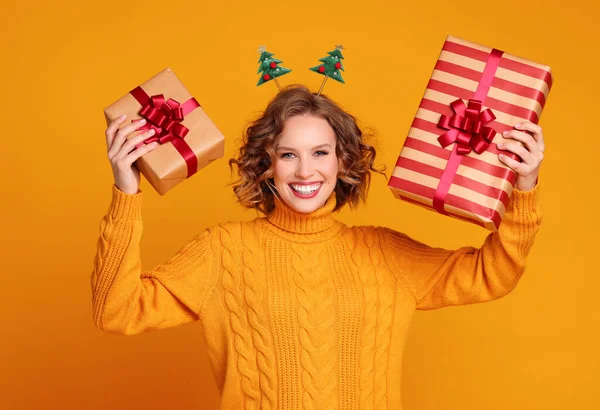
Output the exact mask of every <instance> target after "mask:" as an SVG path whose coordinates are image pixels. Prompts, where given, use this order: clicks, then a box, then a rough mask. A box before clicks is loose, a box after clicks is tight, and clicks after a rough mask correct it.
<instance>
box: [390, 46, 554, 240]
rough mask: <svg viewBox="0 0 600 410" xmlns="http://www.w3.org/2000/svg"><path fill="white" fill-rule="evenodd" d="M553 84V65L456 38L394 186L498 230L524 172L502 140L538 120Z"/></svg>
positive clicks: (402, 194) (400, 194) (405, 195)
mask: <svg viewBox="0 0 600 410" xmlns="http://www.w3.org/2000/svg"><path fill="white" fill-rule="evenodd" d="M551 86H552V74H551V71H550V67H548V66H545V65H542V64H538V63H535V62H533V61H529V60H526V59H523V58H519V57H517V56H514V55H511V54H508V53H505V52H503V51H500V50H497V49H491V48H488V47H485V46H481V45H479V44H475V43H471V42H469V41H465V40H461V39H459V38H456V37H452V36H448V37H447V38H446V41H445V42H444V46H443V48H442V51H441V53H440V55H439V58H438V60H437V63H436V65H435V68H434V70H433V74H432V75H431V78H430V80H429V83H428V84H427V89H426V90H425V93H424V95H423V98H422V99H421V103H420V105H419V108H418V110H417V113H416V115H415V118H414V120H413V122H412V125H411V128H410V130H409V132H408V137H407V138H406V140H405V142H404V145H403V147H402V150H401V152H400V155H399V157H398V160H397V162H396V166H395V167H394V171H393V173H392V176H391V177H390V180H389V182H388V187H389V188H390V189H391V191H392V193H393V194H394V196H395V197H396V198H399V199H401V200H404V201H407V202H411V203H414V204H416V205H419V206H422V207H425V208H426V209H429V210H432V211H435V212H438V213H441V214H444V215H448V216H450V217H454V218H458V219H462V220H466V221H469V222H472V223H475V224H478V225H480V226H483V227H485V228H487V229H488V230H490V231H497V230H498V228H499V226H500V224H501V221H502V217H503V215H504V210H505V207H506V205H507V204H508V201H509V199H510V196H511V194H512V191H513V188H514V185H515V183H516V173H515V172H514V171H513V170H512V169H511V168H509V167H508V166H507V165H505V164H504V163H502V162H500V160H499V159H498V154H499V153H500V150H499V149H498V148H497V146H496V145H497V144H500V143H501V142H503V141H505V139H504V138H503V137H502V132H503V131H506V130H511V129H514V125H515V124H518V123H519V122H522V121H524V120H527V121H530V122H532V123H536V124H537V123H538V121H539V119H540V115H541V113H542V110H543V108H544V105H545V103H546V100H547V98H548V94H549V92H550V88H551ZM506 140H508V139H506ZM510 141H511V142H513V143H515V142H516V140H513V139H510ZM503 153H504V154H505V155H507V156H509V157H512V158H514V159H516V160H517V161H519V160H520V159H519V157H518V156H516V155H515V154H513V153H511V152H509V151H503Z"/></svg>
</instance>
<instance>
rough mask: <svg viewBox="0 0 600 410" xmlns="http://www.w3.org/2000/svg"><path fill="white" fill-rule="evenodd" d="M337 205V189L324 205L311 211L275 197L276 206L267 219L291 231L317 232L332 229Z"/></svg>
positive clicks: (299, 232) (302, 232)
mask: <svg viewBox="0 0 600 410" xmlns="http://www.w3.org/2000/svg"><path fill="white" fill-rule="evenodd" d="M335 205H336V196H335V191H333V192H332V193H331V195H330V196H329V198H328V199H327V201H326V202H325V204H324V205H323V206H322V207H320V208H318V209H316V210H315V211H313V212H310V213H302V212H299V211H297V210H295V209H294V208H292V207H290V206H289V205H288V204H287V203H286V202H285V201H283V200H282V199H279V198H275V208H274V209H273V211H271V213H270V214H269V215H267V220H268V221H269V222H270V223H271V224H272V225H275V226H276V227H278V228H280V229H282V230H284V231H287V232H290V233H294V234H316V233H320V232H324V231H327V230H330V229H331V228H332V227H333V226H334V225H335V224H336V220H335V219H334V218H333V214H332V212H333V209H334V208H335Z"/></svg>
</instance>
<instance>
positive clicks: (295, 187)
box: [288, 182, 323, 199]
mask: <svg viewBox="0 0 600 410" xmlns="http://www.w3.org/2000/svg"><path fill="white" fill-rule="evenodd" d="M288 185H289V187H290V189H291V190H292V192H293V193H294V195H296V196H297V197H300V198H305V199H307V198H312V197H314V196H316V195H317V193H318V192H319V191H320V190H321V186H323V183H322V182H302V183H291V184H288Z"/></svg>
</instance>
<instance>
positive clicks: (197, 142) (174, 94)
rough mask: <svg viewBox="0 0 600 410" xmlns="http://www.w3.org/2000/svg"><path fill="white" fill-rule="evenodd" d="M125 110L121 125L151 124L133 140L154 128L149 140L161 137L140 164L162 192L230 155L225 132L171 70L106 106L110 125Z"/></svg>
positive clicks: (140, 129)
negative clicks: (222, 131) (135, 122)
mask: <svg viewBox="0 0 600 410" xmlns="http://www.w3.org/2000/svg"><path fill="white" fill-rule="evenodd" d="M121 114H127V120H126V121H125V122H124V123H123V124H121V128H122V127H124V126H126V125H127V124H130V123H131V121H139V120H141V119H142V118H145V119H146V125H144V126H143V127H141V128H139V129H138V130H136V131H135V132H133V133H132V134H131V135H130V136H129V138H133V137H135V136H136V135H139V134H140V133H141V132H144V131H147V130H148V129H150V128H154V130H155V131H156V132H155V134H154V135H153V136H152V137H150V138H148V139H146V140H145V141H144V142H143V143H145V144H149V143H151V142H153V141H157V142H158V143H159V145H158V146H157V147H156V148H155V149H153V150H152V151H149V152H147V153H146V154H144V155H143V156H142V157H140V158H138V159H137V160H136V162H135V165H136V166H137V168H138V169H139V170H140V173H141V174H142V175H144V177H145V178H146V179H147V180H148V182H150V184H151V185H152V187H153V188H154V189H155V190H156V192H158V193H159V194H160V195H164V194H166V193H167V192H168V191H169V190H170V189H172V188H173V187H174V186H176V185H178V184H179V183H181V182H183V181H184V180H186V179H188V178H190V177H191V176H192V175H194V174H195V173H196V172H197V171H198V170H200V169H202V168H204V167H205V166H207V165H208V164H209V163H210V162H212V161H214V160H216V159H218V158H222V157H223V155H224V146H225V138H224V136H223V134H222V133H221V131H219V129H218V128H217V126H216V125H215V124H214V123H213V122H212V120H211V119H210V118H209V117H208V115H207V114H206V113H205V112H204V110H203V109H202V106H201V105H200V103H199V102H198V101H197V100H196V98H195V97H193V96H192V94H190V92H189V91H188V90H187V89H186V88H185V86H184V85H183V84H182V83H181V81H179V79H178V78H177V76H176V75H175V73H174V72H173V71H172V70H171V69H170V68H166V69H164V70H163V71H161V72H160V73H158V74H157V75H155V76H154V77H152V78H151V79H149V80H148V81H146V82H145V83H143V84H141V85H139V86H137V87H135V88H134V89H132V90H131V91H130V92H129V93H127V94H126V95H124V96H123V97H121V98H120V99H118V100H117V101H115V102H114V103H113V104H111V105H109V106H108V107H106V108H105V109H104V115H105V117H106V122H107V124H109V123H110V122H111V121H112V120H114V119H115V118H117V117H118V116H120V115H121ZM141 144H142V143H140V144H138V145H137V147H139V146H140V145H141ZM137 147H136V148H137Z"/></svg>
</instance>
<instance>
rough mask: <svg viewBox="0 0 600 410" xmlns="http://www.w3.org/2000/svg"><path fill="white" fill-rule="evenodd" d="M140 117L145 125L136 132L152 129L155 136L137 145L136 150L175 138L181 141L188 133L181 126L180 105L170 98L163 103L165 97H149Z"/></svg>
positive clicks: (181, 112) (185, 128) (184, 127)
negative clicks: (144, 121)
mask: <svg viewBox="0 0 600 410" xmlns="http://www.w3.org/2000/svg"><path fill="white" fill-rule="evenodd" d="M140 116H142V117H143V118H145V119H146V121H147V123H146V124H145V125H144V126H143V127H140V128H138V130H149V129H153V130H154V131H155V134H154V135H153V136H151V137H149V138H146V139H145V140H144V141H142V142H140V143H139V144H137V145H136V148H138V147H140V146H142V144H150V143H151V142H154V141H158V143H159V144H164V143H166V142H169V141H173V140H174V139H175V138H182V139H183V138H185V136H186V135H187V133H188V132H189V131H190V130H189V129H188V128H187V127H186V126H185V125H183V124H181V121H183V109H182V107H181V104H179V103H178V102H177V101H175V100H174V99H172V98H169V100H168V101H166V102H165V97H164V96H163V95H162V94H157V95H153V96H152V97H150V101H149V103H147V104H145V105H143V106H142V109H141V110H140ZM136 121H140V120H136Z"/></svg>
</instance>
